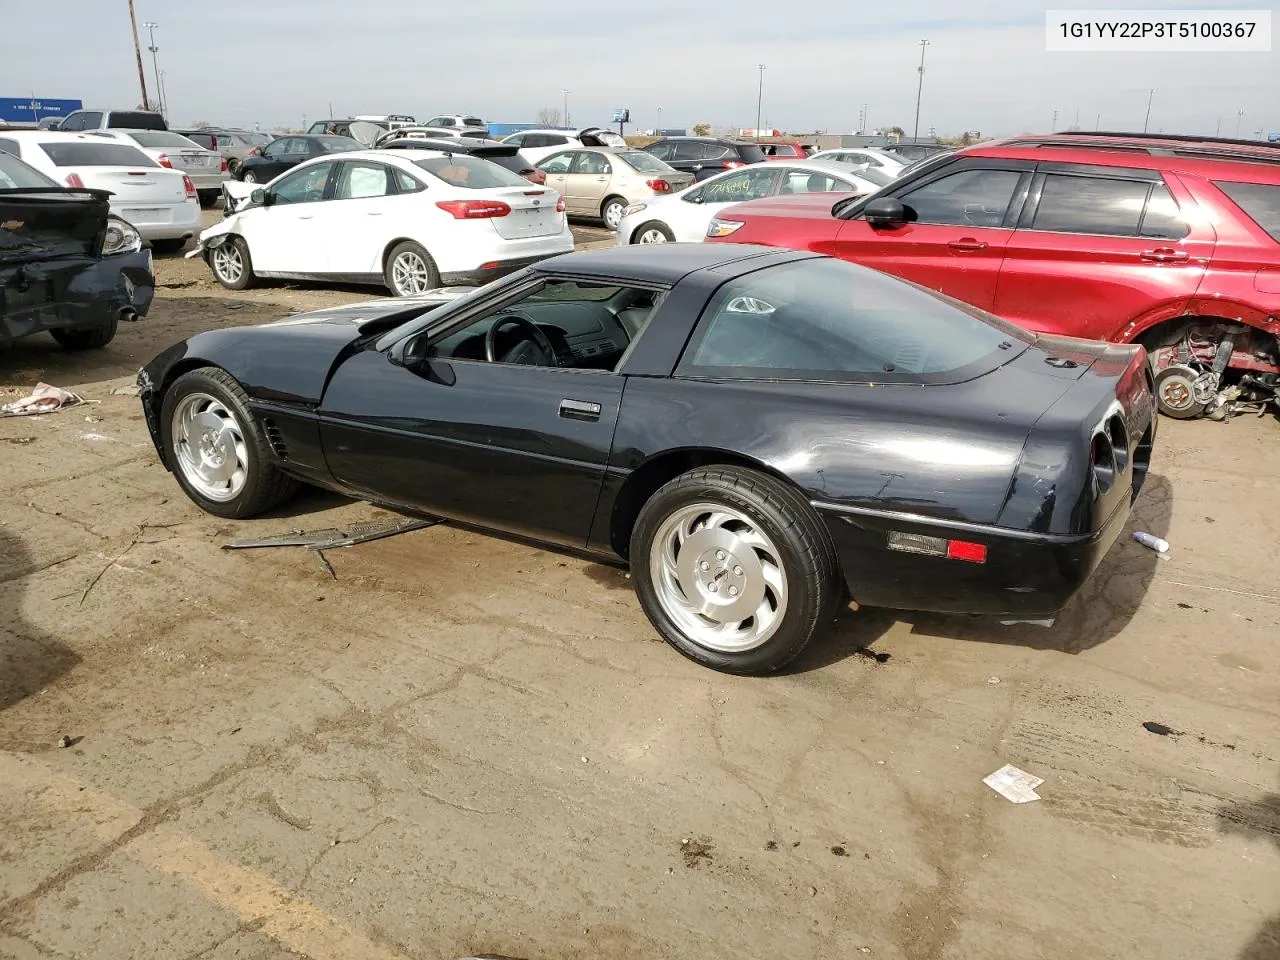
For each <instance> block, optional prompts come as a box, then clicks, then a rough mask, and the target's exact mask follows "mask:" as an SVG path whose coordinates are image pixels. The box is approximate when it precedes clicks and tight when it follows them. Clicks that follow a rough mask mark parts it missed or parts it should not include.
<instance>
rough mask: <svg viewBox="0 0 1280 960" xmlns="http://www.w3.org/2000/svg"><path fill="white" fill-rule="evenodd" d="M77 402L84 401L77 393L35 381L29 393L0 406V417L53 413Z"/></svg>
mask: <svg viewBox="0 0 1280 960" xmlns="http://www.w3.org/2000/svg"><path fill="white" fill-rule="evenodd" d="M78 403H84V399H83V398H82V397H81V396H79V394H75V393H72V392H71V391H70V390H63V389H62V388H61V387H55V386H53V385H51V384H48V383H37V384H36V385H35V388H34V389H33V390H32V391H31V393H30V394H29V395H27V396H25V397H22V398H21V399H18V400H13V401H10V402H9V403H6V404H5V405H4V406H0V417H29V416H33V415H35V414H38V413H53V412H54V411H56V410H62V409H65V408H66V407H74V406H75V405H76V404H78Z"/></svg>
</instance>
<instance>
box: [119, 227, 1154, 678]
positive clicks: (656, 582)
mask: <svg viewBox="0 0 1280 960" xmlns="http://www.w3.org/2000/svg"><path fill="white" fill-rule="evenodd" d="M139 384H140V385H141V387H142V404H143V408H144V410H145V413H146V418H147V422H148V424H149V426H150V429H151V432H152V435H153V437H154V439H155V443H156V447H157V449H158V450H159V452H160V457H161V459H162V460H163V462H164V463H165V465H166V466H167V467H168V468H169V469H170V470H171V471H173V473H174V474H175V476H176V477H177V479H178V482H179V483H180V484H181V485H182V487H183V489H184V490H185V491H186V493H187V495H188V496H190V497H191V498H192V499H193V500H194V501H195V502H196V503H197V504H199V505H200V506H201V507H203V508H204V509H205V510H207V511H209V512H211V513H215V514H217V515H219V516H225V517H248V516H252V515H254V514H257V513H260V512H262V511H264V510H268V509H270V508H271V507H273V506H275V505H276V504H278V503H280V502H281V501H282V500H284V499H285V498H286V497H288V496H289V495H290V494H291V493H292V492H293V490H294V489H295V487H296V486H297V484H298V482H299V481H301V482H305V483H313V484H317V485H319V486H323V487H328V488H331V489H334V490H338V491H341V492H344V493H348V494H351V495H353V496H356V497H362V498H365V499H368V500H371V501H374V502H376V503H380V504H383V505H386V506H390V507H393V508H397V509H400V510H404V511H407V512H419V513H427V514H433V515H440V516H444V517H448V518H451V519H454V520H457V521H460V522H463V523H469V524H474V525H478V526H481V527H487V528H490V529H495V530H499V531H503V532H506V533H509V534H514V535H517V536H521V537H525V538H530V539H533V540H537V541H541V542H544V543H548V544H553V545H558V546H561V547H568V548H572V549H575V550H578V551H585V552H587V553H589V554H593V555H596V556H600V557H603V558H606V559H609V560H612V561H613V562H620V561H621V562H626V563H629V564H630V568H631V570H632V575H633V579H634V582H635V585H636V590H637V592H638V594H639V596H640V602H641V605H642V606H643V607H644V610H645V612H646V613H647V614H648V616H649V618H650V619H651V620H652V621H653V624H654V626H655V627H656V628H657V629H658V631H659V632H660V633H661V634H662V635H663V636H664V637H665V638H666V639H667V640H668V641H669V642H670V643H671V644H673V645H674V646H675V647H676V648H677V649H679V650H680V651H681V652H682V653H684V654H685V655H687V656H689V657H691V658H693V659H695V660H697V661H699V662H701V663H703V664H706V665H708V666H712V667H715V668H717V669H721V670H728V671H733V672H740V673H762V672H767V671H770V670H774V669H777V668H778V667H779V666H781V665H782V664H784V663H786V662H787V661H788V660H790V659H791V658H792V657H794V656H795V655H796V654H797V653H799V651H800V650H801V648H803V647H804V645H805V644H806V643H807V642H808V641H809V640H810V639H811V638H812V637H813V636H814V635H815V634H817V633H818V632H819V631H820V630H821V628H822V626H823V625H824V624H826V623H829V622H830V618H831V614H832V612H833V610H834V609H835V607H836V605H837V604H838V603H840V602H841V601H842V600H845V599H847V597H849V596H852V597H853V598H854V599H856V600H857V601H858V602H860V603H863V604H871V605H880V606H891V607H900V608H911V609H919V610H932V611H942V612H956V613H975V614H977V613H985V614H1000V615H1003V616H1006V617H1011V618H1040V617H1046V616H1052V615H1053V614H1054V613H1055V612H1056V611H1057V610H1059V609H1060V608H1061V607H1062V606H1063V604H1065V603H1066V601H1067V600H1068V599H1069V598H1070V597H1071V596H1072V594H1073V593H1074V592H1075V591H1076V590H1077V589H1078V588H1079V587H1080V585H1081V584H1082V583H1083V582H1084V580H1085V579H1086V578H1087V577H1088V576H1089V575H1090V573H1091V572H1092V571H1093V569H1094V568H1095V567H1096V566H1097V564H1098V562H1099V561H1100V560H1101V558H1102V557H1103V555H1104V554H1105V553H1106V552H1107V550H1108V549H1109V548H1110V547H1111V545H1112V543H1113V542H1114V541H1115V539H1116V537H1117V536H1118V535H1119V533H1120V532H1121V530H1122V529H1123V528H1124V525H1125V522H1126V520H1127V518H1128V515H1129V509H1130V505H1131V503H1132V502H1133V500H1134V498H1136V497H1137V495H1138V491H1139V489H1140V488H1141V486H1142V482H1143V480H1144V478H1145V476H1146V471H1147V465H1148V462H1149V460H1150V456H1151V448H1152V442H1153V439H1154V434H1155V419H1154V407H1153V405H1152V394H1151V383H1150V375H1149V373H1148V370H1147V363H1146V360H1145V355H1144V353H1143V351H1142V349H1141V348H1140V347H1133V346H1112V345H1107V344H1101V343H1093V342H1086V341H1075V340H1065V339H1047V338H1043V337H1041V338H1037V337H1036V336H1034V335H1032V334H1028V333H1026V332H1024V331H1022V330H1019V329H1017V328H1016V327H1013V326H1010V325H1008V324H1005V323H1003V322H1002V321H1000V320H997V319H996V318H994V317H991V316H989V315H987V314H984V313H981V312H980V311H976V310H974V309H971V308H969V307H966V306H964V305H962V304H958V303H955V302H952V301H949V300H945V299H943V298H940V297H939V296H937V295H935V294H933V293H930V292H928V291H925V290H922V289H919V288H917V287H914V286H912V285H909V284H907V283H904V282H902V281H900V280H896V279H893V278H890V277H887V276H885V275H882V274H879V273H876V272H874V271H871V270H867V269H865V268H862V267H857V266H854V265H852V264H849V263H845V262H842V261H839V260H832V259H829V258H826V257H820V256H815V255H813V254H809V253H801V252H796V251H782V250H775V249H769V248H763V247H750V246H735V247H728V246H718V245H711V244H707V245H701V244H698V245H683V244H668V245H661V246H651V247H630V248H626V249H622V250H617V251H612V250H611V251H599V252H595V253H576V254H568V255H566V256H562V257H557V258H554V259H551V260H547V261H543V262H542V263H539V264H537V265H535V266H532V267H529V268H527V269H525V270H523V271H521V272H519V273H516V274H512V275H511V276H508V277H505V278H504V279H502V280H499V281H496V282H495V283H492V284H490V285H489V286H487V287H484V288H481V289H480V290H478V291H476V292H474V293H471V294H469V295H467V296H463V297H460V298H457V299H454V300H452V301H450V302H447V303H441V302H440V301H433V300H430V299H423V300H419V301H412V300H387V301H380V302H376V303H368V304H359V305H355V306H349V307H343V308H339V309H334V310H324V311H319V312H317V313H314V314H310V315H308V316H305V317H299V318H295V319H291V320H287V321H284V322H282V323H276V324H268V325H266V326H261V327H253V328H238V329H225V330H213V331H210V332H207V333H202V334H199V335H198V336H195V337H192V338H191V339H190V340H187V341H185V342H183V343H179V344H177V345H176V346H174V347H172V348H170V349H169V350H166V351H165V352H164V353H162V354H161V355H160V356H158V357H157V358H156V359H155V360H153V361H152V362H151V363H150V364H148V365H147V366H146V367H145V368H144V369H143V370H142V371H141V373H140V374H139Z"/></svg>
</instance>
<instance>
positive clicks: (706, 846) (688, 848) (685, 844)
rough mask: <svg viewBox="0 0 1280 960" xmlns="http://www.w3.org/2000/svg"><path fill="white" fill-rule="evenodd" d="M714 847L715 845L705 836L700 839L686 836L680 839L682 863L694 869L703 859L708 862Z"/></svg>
mask: <svg viewBox="0 0 1280 960" xmlns="http://www.w3.org/2000/svg"><path fill="white" fill-rule="evenodd" d="M714 849H715V847H714V846H713V845H712V843H711V841H710V840H709V839H708V838H706V837H703V838H701V839H694V838H692V837H686V838H685V839H683V840H681V841H680V855H681V856H682V857H684V865H685V866H686V867H688V868H689V869H690V870H696V869H697V868H698V867H699V866H701V865H702V862H703V861H704V860H705V861H706V862H707V863H710V862H711V860H712V857H711V851H712V850H714Z"/></svg>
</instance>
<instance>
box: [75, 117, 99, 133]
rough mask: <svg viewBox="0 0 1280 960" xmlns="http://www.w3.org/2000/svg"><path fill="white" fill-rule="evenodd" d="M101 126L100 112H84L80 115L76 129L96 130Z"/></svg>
mask: <svg viewBox="0 0 1280 960" xmlns="http://www.w3.org/2000/svg"><path fill="white" fill-rule="evenodd" d="M100 126H102V114H100V113H86V114H84V115H82V116H81V117H80V126H79V127H77V128H76V129H77V130H97V129H98V128H99V127H100Z"/></svg>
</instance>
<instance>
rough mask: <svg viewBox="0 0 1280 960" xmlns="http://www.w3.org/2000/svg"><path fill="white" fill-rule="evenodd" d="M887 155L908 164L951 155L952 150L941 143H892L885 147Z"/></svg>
mask: <svg viewBox="0 0 1280 960" xmlns="http://www.w3.org/2000/svg"><path fill="white" fill-rule="evenodd" d="M884 150H885V151H886V152H887V153H892V154H893V155H894V156H898V157H902V158H903V159H904V160H907V161H908V162H910V161H913V160H924V159H926V158H928V157H936V156H938V155H939V154H943V153H951V152H952V148H951V147H947V146H943V145H942V144H940V143H891V144H889V146H887V147H884Z"/></svg>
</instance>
